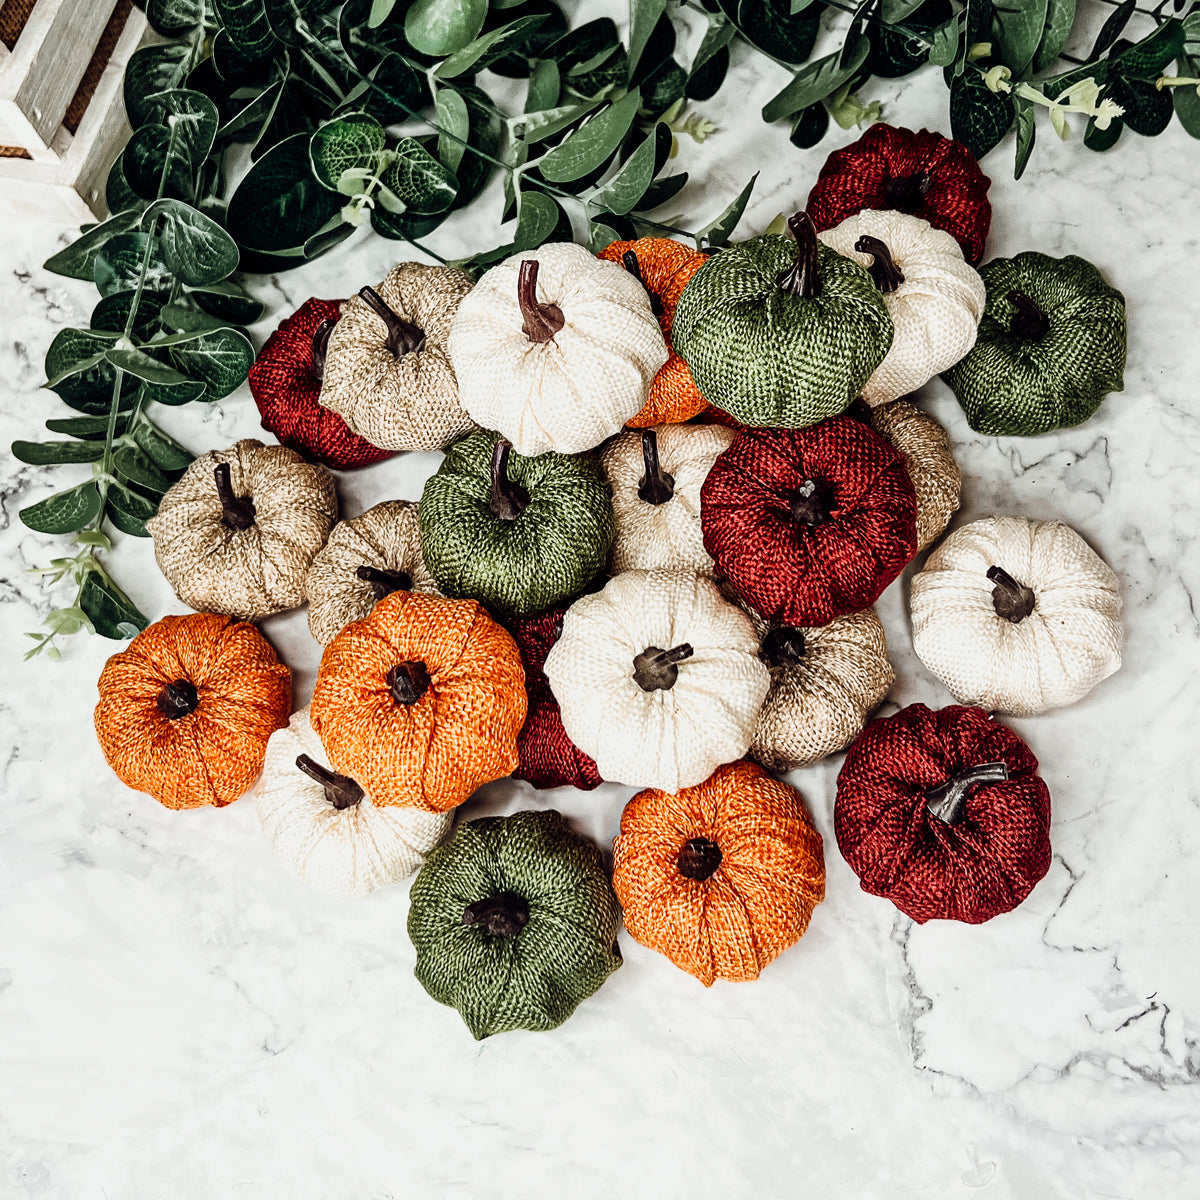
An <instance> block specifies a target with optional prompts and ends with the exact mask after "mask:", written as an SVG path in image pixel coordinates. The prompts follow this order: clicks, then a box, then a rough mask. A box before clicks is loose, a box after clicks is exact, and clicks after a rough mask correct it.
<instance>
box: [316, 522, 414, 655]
mask: <svg viewBox="0 0 1200 1200" xmlns="http://www.w3.org/2000/svg"><path fill="white" fill-rule="evenodd" d="M401 589H403V590H405V591H410V592H432V593H435V594H436V592H437V585H436V584H435V583H434V582H433V576H432V575H430V574H429V571H428V570H427V569H426V566H425V560H424V558H423V557H422V556H421V529H420V525H419V523H418V520H417V506H416V505H415V504H412V503H410V502H409V501H407V500H385V501H384V502H383V503H382V504H376V505H375V506H374V508H369V509H367V511H366V512H365V513H363V514H362V515H361V516H358V517H354V518H353V519H352V520H349V521H339V522H338V523H337V524H336V525H335V526H334V527H333V530H332V532H331V533H330V534H329V540H328V541H327V542H326V543H325V545H324V546H323V547H322V548H321V549H320V550H319V551H317V553H316V555H315V556H314V557H313V560H312V563H311V564H310V565H309V568H308V575H307V577H306V579H305V583H304V590H305V592H306V594H307V596H308V628H309V632H310V633H311V634H312V635H313V637H314V638H316V640H317V641H318V642H320V643H321V645H322V646H327V645H329V643H330V642H331V641H333V639H334V638H335V637H336V636H337V635H338V634H339V633H341V631H342V630H343V629H344V628H345V627H346V626H347V625H349V624H350V622H351V621H358V620H361V619H362V618H363V617H365V616H366V615H367V614H368V613H369V612H370V611H371V609H373V608H374V607H375V604H376V602H377V601H379V600H382V599H383V597H384V596H390V595H391V594H392V592H395V591H400V590H401Z"/></svg>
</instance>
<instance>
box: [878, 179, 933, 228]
mask: <svg viewBox="0 0 1200 1200" xmlns="http://www.w3.org/2000/svg"><path fill="white" fill-rule="evenodd" d="M932 184H933V179H932V178H931V177H930V175H929V172H928V171H918V172H917V173H916V174H915V175H897V176H894V177H893V178H891V179H889V180H888V181H887V200H888V202H887V205H886V207H888V208H895V209H899V211H900V212H903V213H908V215H909V216H910V217H911V216H912V215H913V213H915V212H916V211H917V209H918V208H920V207H921V205H922V204H923V203H924V202H925V194H926V192H928V191H929V189H930V187H931V186H932Z"/></svg>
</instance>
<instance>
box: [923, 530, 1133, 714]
mask: <svg viewBox="0 0 1200 1200" xmlns="http://www.w3.org/2000/svg"><path fill="white" fill-rule="evenodd" d="M1120 618H1121V596H1120V593H1119V591H1118V585H1117V577H1116V575H1115V574H1114V572H1113V570H1112V568H1111V567H1110V566H1109V565H1108V564H1107V563H1106V562H1105V561H1104V560H1103V559H1102V558H1101V557H1100V556H1099V555H1098V554H1097V553H1096V552H1095V551H1094V550H1093V549H1092V548H1091V547H1090V546H1089V545H1088V544H1087V543H1086V542H1085V541H1084V540H1083V538H1081V537H1080V536H1079V534H1077V533H1076V532H1075V531H1074V530H1073V529H1072V528H1071V527H1070V526H1069V525H1064V524H1063V523H1062V522H1061V521H1029V520H1026V519H1025V518H1024V517H987V518H985V519H984V520H982V521H973V522H972V523H971V524H970V525H964V526H963V527H962V528H961V529H956V530H955V531H954V532H953V533H952V534H950V535H949V536H948V537H947V538H946V539H945V540H944V541H942V542H941V543H940V544H939V545H938V546H937V548H936V549H935V550H934V551H933V553H932V554H930V556H929V558H928V559H927V560H926V562H925V567H924V569H923V570H922V571H921V572H920V573H919V574H917V575H916V576H915V577H914V578H913V582H912V625H913V649H914V650H915V651H916V653H917V656H918V657H919V658H920V660H921V661H922V662H923V663H924V664H925V665H926V666H927V667H928V668H929V670H930V671H932V672H933V673H934V674H935V675H936V676H937V677H938V678H939V679H940V680H941V681H942V682H943V683H944V684H945V685H946V686H947V687H948V688H949V689H950V691H951V692H953V693H954V696H955V698H956V699H957V700H959V701H960V703H962V704H977V705H978V706H979V707H980V708H984V709H987V710H988V711H990V712H1000V713H1011V714H1012V715H1014V716H1018V717H1031V716H1034V715H1035V714H1037V713H1040V712H1045V711H1046V710H1047V709H1051V708H1060V707H1062V706H1063V705H1066V704H1073V703H1074V702H1075V701H1076V700H1079V699H1081V698H1082V697H1083V696H1085V695H1086V694H1087V693H1088V692H1089V691H1091V689H1092V688H1093V687H1095V686H1096V684H1098V683H1099V682H1100V681H1101V680H1102V679H1107V678H1108V676H1109V675H1111V674H1112V673H1113V672H1114V671H1116V670H1117V668H1118V667H1119V666H1120V665H1121V619H1120Z"/></svg>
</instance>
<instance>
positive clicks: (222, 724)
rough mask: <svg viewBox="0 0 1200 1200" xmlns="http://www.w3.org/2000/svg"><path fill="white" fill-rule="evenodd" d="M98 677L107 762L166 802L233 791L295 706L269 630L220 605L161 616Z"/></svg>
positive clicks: (230, 796) (232, 795)
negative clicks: (222, 611) (216, 610)
mask: <svg viewBox="0 0 1200 1200" xmlns="http://www.w3.org/2000/svg"><path fill="white" fill-rule="evenodd" d="M97 686H98V687H99V689H100V702H99V704H97V705H96V737H97V738H98V739H99V741H100V749H101V750H103V751H104V757H105V758H106V759H107V760H108V765H109V766H110V767H112V769H113V770H114V771H115V772H116V773H117V776H118V778H119V779H120V780H121V781H122V782H123V783H125V784H127V785H128V786H129V787H131V788H136V789H137V790H138V791H139V792H149V793H150V795H151V796H153V797H154V798H155V799H156V800H158V801H159V802H160V803H162V804H165V805H166V806H167V808H200V807H202V806H203V805H206V804H210V805H212V806H213V807H215V808H223V807H224V806H225V805H226V804H230V803H232V802H233V801H234V800H236V799H237V798H238V797H239V796H240V795H242V793H243V792H245V791H247V790H248V789H249V787H250V785H251V784H252V783H253V782H254V781H255V780H256V779H257V778H258V776H259V774H260V772H261V771H262V767H263V759H264V758H265V756H266V752H267V739H268V738H270V736H271V734H272V733H274V732H275V730H277V729H282V728H283V727H284V726H285V725H286V724H287V723H288V714H289V713H290V712H291V711H292V677H291V674H290V673H289V672H288V669H287V667H285V666H284V665H283V663H281V662H280V661H279V658H278V657H277V656H276V654H275V651H274V650H272V649H271V646H270V645H269V643H268V642H267V640H266V638H264V637H263V635H262V634H261V633H259V632H258V630H257V629H255V628H254V626H253V625H250V624H248V623H247V622H246V621H239V620H237V619H236V618H234V617H222V616H216V615H214V614H213V613H190V614H189V615H187V616H185V617H163V618H162V620H161V621H155V622H154V624H153V625H151V626H150V627H149V628H148V629H144V630H142V632H141V633H139V634H138V635H137V637H135V638H134V639H133V641H132V642H130V643H129V646H128V648H127V649H125V650H123V651H121V653H120V654H114V655H113V656H112V658H110V659H109V660H108V662H107V663H106V664H105V666H104V670H103V671H101V673H100V680H99V683H98V685H97Z"/></svg>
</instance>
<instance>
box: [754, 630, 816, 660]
mask: <svg viewBox="0 0 1200 1200" xmlns="http://www.w3.org/2000/svg"><path fill="white" fill-rule="evenodd" d="M804 649H805V647H804V632H803V630H800V629H797V628H796V627H795V625H779V626H777V627H776V628H774V629H772V630H771V631H770V632H769V633H768V634H767V636H766V637H765V638H763V643H762V648H761V649H760V650H759V652H758V657H759V658H761V659H762V660H763V662H765V663H766V664H767V666H769V667H794V666H795V665H796V664H797V663H798V662H799V661H800V660H801V659H802V658H803V657H804Z"/></svg>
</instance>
